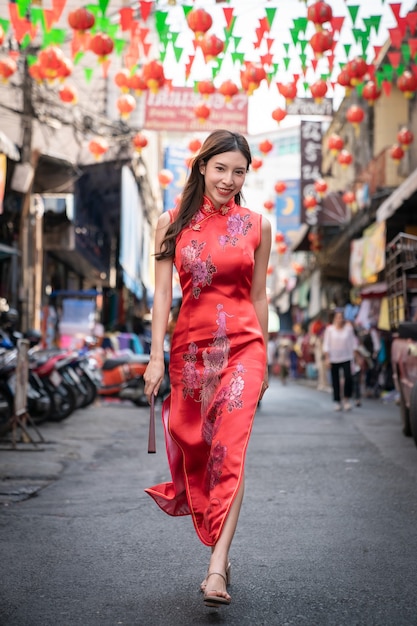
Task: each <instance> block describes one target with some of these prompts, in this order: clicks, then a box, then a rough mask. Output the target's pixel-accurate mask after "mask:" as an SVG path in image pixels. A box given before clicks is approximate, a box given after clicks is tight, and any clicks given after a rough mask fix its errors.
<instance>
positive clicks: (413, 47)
mask: <svg viewBox="0 0 417 626" xmlns="http://www.w3.org/2000/svg"><path fill="white" fill-rule="evenodd" d="M408 45H409V47H410V54H411V56H412V57H413V59H414V57H415V55H416V53H417V39H409V40H408Z"/></svg>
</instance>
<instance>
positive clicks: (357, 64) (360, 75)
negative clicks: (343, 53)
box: [346, 57, 368, 86]
mask: <svg viewBox="0 0 417 626" xmlns="http://www.w3.org/2000/svg"><path fill="white" fill-rule="evenodd" d="M346 71H347V73H348V75H349V77H350V83H351V85H355V86H356V85H359V83H361V82H362V81H363V79H364V77H365V74H366V73H367V71H368V64H367V63H366V61H365V59H362V57H355V58H354V59H351V60H350V61H348V62H347V63H346Z"/></svg>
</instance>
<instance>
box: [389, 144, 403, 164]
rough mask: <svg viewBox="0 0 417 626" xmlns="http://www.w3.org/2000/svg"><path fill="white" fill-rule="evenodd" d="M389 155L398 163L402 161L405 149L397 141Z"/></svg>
mask: <svg viewBox="0 0 417 626" xmlns="http://www.w3.org/2000/svg"><path fill="white" fill-rule="evenodd" d="M389 155H390V157H391V159H392V160H393V161H394V162H395V163H397V164H398V163H399V162H400V161H401V159H402V158H403V157H404V150H403V149H402V147H401V146H400V145H399V144H398V143H395V144H394V145H393V146H392V147H391V148H390V151H389Z"/></svg>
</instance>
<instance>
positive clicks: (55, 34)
mask: <svg viewBox="0 0 417 626" xmlns="http://www.w3.org/2000/svg"><path fill="white" fill-rule="evenodd" d="M66 36H67V33H66V30H64V29H63V28H52V30H50V31H49V32H44V33H43V40H42V46H45V47H46V46H59V45H62V44H63V43H64V42H65V38H66Z"/></svg>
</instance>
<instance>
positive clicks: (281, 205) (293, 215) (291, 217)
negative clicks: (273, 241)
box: [275, 179, 300, 235]
mask: <svg viewBox="0 0 417 626" xmlns="http://www.w3.org/2000/svg"><path fill="white" fill-rule="evenodd" d="M283 182H284V183H285V184H286V186H287V188H286V190H285V191H284V192H283V193H282V194H278V195H277V196H276V200H275V215H276V227H277V231H279V232H281V233H283V234H284V235H287V234H288V233H289V232H290V231H297V230H298V229H299V227H300V181H299V180H298V179H297V180H284V181H283Z"/></svg>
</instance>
